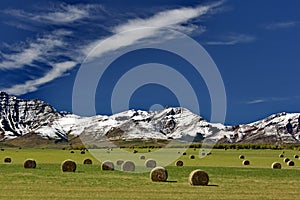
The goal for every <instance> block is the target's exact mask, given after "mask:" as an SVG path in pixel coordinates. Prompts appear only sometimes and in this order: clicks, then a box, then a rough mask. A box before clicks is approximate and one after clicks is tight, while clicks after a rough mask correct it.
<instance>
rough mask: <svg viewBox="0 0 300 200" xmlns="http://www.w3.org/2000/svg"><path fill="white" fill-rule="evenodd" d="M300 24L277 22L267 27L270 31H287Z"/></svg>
mask: <svg viewBox="0 0 300 200" xmlns="http://www.w3.org/2000/svg"><path fill="white" fill-rule="evenodd" d="M298 23H299V22H296V21H287V22H276V23H272V24H269V25H266V26H265V29H268V30H277V29H287V28H292V27H294V26H296V25H297V24H298Z"/></svg>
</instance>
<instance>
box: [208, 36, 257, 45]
mask: <svg viewBox="0 0 300 200" xmlns="http://www.w3.org/2000/svg"><path fill="white" fill-rule="evenodd" d="M255 40H256V37H254V36H251V35H246V34H234V35H229V36H226V37H222V39H221V40H215V41H208V42H206V43H205V44H207V45H236V44H240V43H251V42H254V41H255Z"/></svg>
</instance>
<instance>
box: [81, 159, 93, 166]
mask: <svg viewBox="0 0 300 200" xmlns="http://www.w3.org/2000/svg"><path fill="white" fill-rule="evenodd" d="M83 164H84V165H91V164H93V161H92V160H91V159H89V158H87V159H85V160H84V161H83Z"/></svg>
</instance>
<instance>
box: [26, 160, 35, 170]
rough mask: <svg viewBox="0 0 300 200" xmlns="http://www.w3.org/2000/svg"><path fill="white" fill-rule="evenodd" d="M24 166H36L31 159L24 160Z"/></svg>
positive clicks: (27, 167)
mask: <svg viewBox="0 0 300 200" xmlns="http://www.w3.org/2000/svg"><path fill="white" fill-rule="evenodd" d="M24 168H26V169H29V168H32V169H34V168H36V162H35V160H33V159H27V160H25V162H24Z"/></svg>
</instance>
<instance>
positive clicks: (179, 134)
mask: <svg viewBox="0 0 300 200" xmlns="http://www.w3.org/2000/svg"><path fill="white" fill-rule="evenodd" d="M0 103H1V106H0V141H1V142H6V141H10V140H15V139H18V138H26V136H27V137H28V136H29V135H31V136H32V135H34V137H39V138H43V139H44V140H55V141H56V142H63V141H69V140H70V138H74V137H82V138H83V139H85V138H94V139H95V140H102V139H103V138H105V139H108V140H110V141H118V140H123V141H124V140H131V139H142V140H147V139H166V140H180V141H189V142H191V141H196V142H201V141H203V140H206V141H213V142H214V143H217V142H218V143H264V144H285V143H300V130H299V131H298V128H297V127H298V117H299V115H300V113H284V112H283V113H277V114H273V115H271V116H269V117H267V118H265V119H262V120H259V121H256V122H253V123H250V124H240V125H235V126H225V125H223V124H220V123H210V122H208V121H207V120H205V119H204V118H202V117H201V116H198V115H196V114H194V113H192V112H191V111H189V110H187V109H185V108H181V107H176V108H172V107H170V108H165V109H163V110H160V111H141V110H128V111H125V112H122V113H118V114H114V115H111V116H103V115H97V116H92V117H81V116H77V115H74V114H71V113H66V112H58V111H56V110H55V109H54V108H53V107H52V106H51V105H49V104H47V103H45V102H43V101H41V100H38V99H34V100H23V99H19V98H17V97H15V96H10V95H8V94H7V93H5V92H0ZM289 120H290V121H291V124H292V126H293V134H290V133H288V132H287V131H286V128H285V126H286V124H287V123H288V121H289ZM30 138H31V137H28V139H30Z"/></svg>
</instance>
